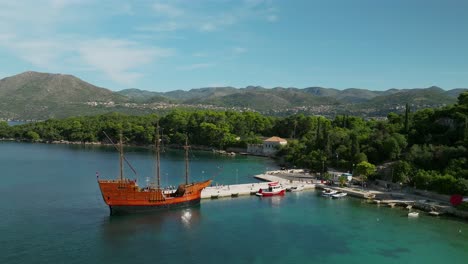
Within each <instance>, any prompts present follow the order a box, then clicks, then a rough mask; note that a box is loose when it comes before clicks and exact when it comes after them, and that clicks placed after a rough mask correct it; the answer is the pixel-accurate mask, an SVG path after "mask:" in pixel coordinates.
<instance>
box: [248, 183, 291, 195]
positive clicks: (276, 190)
mask: <svg viewBox="0 0 468 264" xmlns="http://www.w3.org/2000/svg"><path fill="white" fill-rule="evenodd" d="M285 192H286V188H283V187H282V186H281V185H280V184H279V182H270V183H268V188H267V189H260V190H258V192H257V193H256V194H255V195H257V196H262V197H267V196H275V195H284V193H285Z"/></svg>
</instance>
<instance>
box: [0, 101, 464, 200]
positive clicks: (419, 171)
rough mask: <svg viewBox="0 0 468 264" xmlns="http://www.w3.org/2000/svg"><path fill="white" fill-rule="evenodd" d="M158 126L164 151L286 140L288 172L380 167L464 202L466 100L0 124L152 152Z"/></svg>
mask: <svg viewBox="0 0 468 264" xmlns="http://www.w3.org/2000/svg"><path fill="white" fill-rule="evenodd" d="M156 122H159V124H160V126H161V128H162V131H163V132H164V142H165V144H175V145H181V144H183V143H184V140H185V136H186V135H188V137H189V138H190V142H191V144H193V145H202V146H207V147H213V148H220V149H224V148H227V147H246V145H247V144H248V143H256V142H260V138H261V137H262V136H273V135H276V136H280V137H284V138H288V141H289V142H288V144H287V145H286V146H285V147H284V148H282V149H280V151H279V153H278V158H279V159H280V160H283V162H284V163H285V164H288V165H289V166H297V167H302V168H307V169H310V170H312V171H315V172H323V171H325V170H326V168H327V167H335V168H341V169H344V170H349V171H352V170H354V169H356V165H357V164H360V163H362V162H369V163H370V164H375V165H382V164H384V165H385V167H386V168H387V173H386V174H385V173H383V174H382V175H371V177H383V178H386V179H389V180H392V181H394V182H401V183H402V184H405V185H409V186H414V187H417V188H420V189H427V190H434V191H437V192H439V193H444V194H452V193H462V194H468V151H467V149H468V92H464V93H462V94H461V95H459V97H458V102H457V103H456V104H454V105H450V106H447V107H443V108H439V109H424V110H420V111H416V112H413V111H412V110H411V109H410V106H409V105H408V104H407V105H406V109H405V112H404V113H402V114H395V113H390V114H389V115H388V116H387V120H373V119H372V120H364V119H363V118H361V117H356V116H349V115H338V116H336V117H335V118H334V119H327V118H325V117H321V116H306V115H303V114H299V115H291V116H287V117H271V116H263V115H261V114H259V113H255V112H235V111H209V110H205V111H187V110H175V111H172V112H170V113H169V114H167V115H163V116H158V115H156V114H151V115H143V116H130V115H124V114H117V113H113V114H105V115H98V116H84V117H72V118H67V119H61V120H59V119H50V120H47V121H44V122H37V123H29V124H24V125H18V126H8V125H7V123H6V122H0V138H15V139H23V140H29V141H48V142H52V141H60V140H67V141H78V142H106V139H105V136H104V134H103V133H102V131H106V133H107V134H109V135H110V136H111V137H112V138H114V140H116V139H117V135H118V134H119V132H120V131H122V132H123V135H124V138H125V141H126V143H127V144H134V145H150V144H152V142H153V135H154V127H155V123H156ZM388 171H390V172H391V173H388Z"/></svg>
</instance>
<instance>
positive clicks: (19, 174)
mask: <svg viewBox="0 0 468 264" xmlns="http://www.w3.org/2000/svg"><path fill="white" fill-rule="evenodd" d="M127 152H128V155H127V157H128V159H129V160H130V161H132V162H133V165H134V166H135V167H136V168H137V171H138V173H139V175H138V176H136V177H137V178H138V182H139V183H140V185H143V184H144V183H145V179H146V176H149V175H151V174H152V172H153V171H154V169H153V166H154V163H153V159H152V156H151V153H150V152H149V151H147V150H143V149H137V148H129V149H127ZM181 154H182V153H180V152H178V151H168V152H167V153H165V154H164V155H163V162H162V172H163V175H165V173H168V175H167V178H166V179H165V178H164V177H163V182H167V183H168V184H177V183H178V182H180V181H181V180H182V179H183V171H184V166H183V157H182V155H181ZM272 167H273V164H272V163H271V161H269V160H267V159H263V158H258V157H240V156H237V157H235V158H231V157H222V156H215V155H213V154H211V153H203V152H193V155H192V163H191V172H192V175H193V177H194V180H200V179H201V178H208V177H213V176H215V180H216V181H217V182H219V183H221V184H231V183H235V182H239V183H241V182H250V181H253V179H252V178H251V175H254V174H257V173H260V172H263V171H264V170H265V169H266V168H272ZM0 168H2V171H1V174H0V178H1V184H0V197H1V199H0V212H1V217H0V263H156V262H157V263H202V262H203V263H223V264H225V263H445V262H446V263H467V262H468V224H467V223H466V222H462V221H458V220H456V219H453V218H433V217H429V216H426V215H421V216H420V217H419V218H418V219H408V217H407V216H406V211H405V210H402V209H398V208H395V209H391V208H387V207H377V206H375V205H371V204H367V203H365V202H363V201H361V200H357V199H352V198H346V199H342V200H331V199H324V198H322V197H320V196H318V194H317V193H316V192H314V191H312V192H301V193H287V195H286V196H284V197H271V198H258V197H251V196H249V197H239V198H232V199H230V198H229V199H219V200H203V201H202V203H201V205H200V206H199V207H195V208H190V209H183V210H172V211H166V212H159V213H157V214H150V215H130V216H117V217H110V216H109V211H108V208H107V207H106V206H105V204H104V203H103V201H102V198H101V196H100V193H99V189H98V187H97V184H96V177H95V172H96V171H99V173H100V175H101V177H113V176H115V175H116V174H117V172H118V161H117V155H116V153H115V152H114V151H113V150H112V148H108V147H81V146H66V145H45V144H20V143H0ZM236 169H237V171H236ZM169 172H171V173H170V174H169ZM127 173H128V174H129V175H130V171H129V170H127ZM172 173H174V174H172ZM176 173H177V175H179V173H180V175H179V176H174V175H176ZM195 175H198V176H195ZM236 176H237V177H236ZM132 177H133V176H132Z"/></svg>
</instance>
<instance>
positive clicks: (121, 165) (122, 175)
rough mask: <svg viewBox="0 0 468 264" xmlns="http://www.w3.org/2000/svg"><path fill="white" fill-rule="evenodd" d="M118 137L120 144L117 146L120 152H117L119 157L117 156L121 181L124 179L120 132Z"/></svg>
mask: <svg viewBox="0 0 468 264" xmlns="http://www.w3.org/2000/svg"><path fill="white" fill-rule="evenodd" d="M119 137H120V144H119V147H120V151H119V152H120V155H119V165H120V180H121V181H123V178H124V170H123V159H124V156H123V143H122V132H120V134H119Z"/></svg>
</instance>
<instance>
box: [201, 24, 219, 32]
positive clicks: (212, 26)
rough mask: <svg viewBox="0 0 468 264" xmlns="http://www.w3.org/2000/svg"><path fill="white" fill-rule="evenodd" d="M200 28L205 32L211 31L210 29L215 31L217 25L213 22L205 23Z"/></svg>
mask: <svg viewBox="0 0 468 264" xmlns="http://www.w3.org/2000/svg"><path fill="white" fill-rule="evenodd" d="M200 30H201V31H204V32H210V31H215V30H216V26H215V25H214V24H213V23H203V24H202V25H201V26H200Z"/></svg>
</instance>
